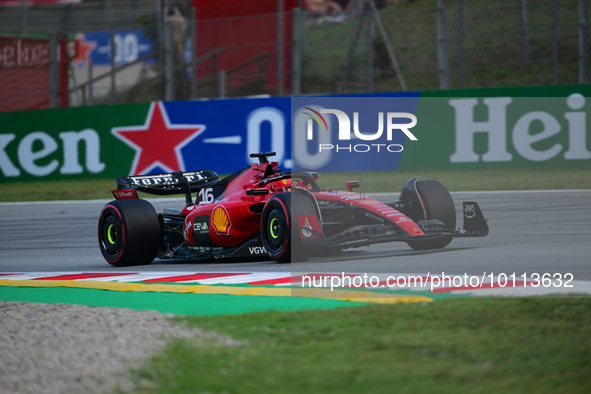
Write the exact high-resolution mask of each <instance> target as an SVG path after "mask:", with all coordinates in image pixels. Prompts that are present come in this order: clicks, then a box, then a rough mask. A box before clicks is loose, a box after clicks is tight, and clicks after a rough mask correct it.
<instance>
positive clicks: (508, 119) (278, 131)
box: [0, 85, 591, 182]
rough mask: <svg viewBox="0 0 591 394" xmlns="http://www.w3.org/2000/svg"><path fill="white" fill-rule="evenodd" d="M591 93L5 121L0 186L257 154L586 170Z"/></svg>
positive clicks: (361, 167) (184, 166)
mask: <svg viewBox="0 0 591 394" xmlns="http://www.w3.org/2000/svg"><path fill="white" fill-rule="evenodd" d="M452 93H453V97H452ZM590 94H591V88H590V87H589V85H571V86H560V87H529V88H505V89H473V90H457V91H437V92H422V93H421V92H412V93H408V94H404V95H400V94H380V95H372V96H373V97H379V100H378V101H376V99H374V98H372V97H368V96H367V97H366V96H355V97H354V98H355V100H354V101H350V100H348V98H343V97H312V96H308V97H297V98H288V97H282V98H266V99H228V100H209V101H179V102H155V103H145V104H127V105H114V106H96V107H79V108H64V109H54V110H37V111H27V112H12V113H3V114H0V181H3V182H4V181H16V180H33V179H68V178H71V179H75V178H91V177H117V176H124V175H137V174H154V173H164V172H171V171H176V170H186V171H189V170H203V169H213V170H215V171H217V172H218V173H220V174H225V173H231V172H234V171H236V170H237V169H240V168H243V167H246V166H248V165H249V164H250V163H251V162H252V160H251V159H250V158H249V157H248V155H249V153H252V152H258V151H274V152H276V153H277V155H276V157H275V161H278V162H279V166H280V167H281V168H282V169H283V170H289V169H292V168H294V169H295V168H298V169H300V168H306V167H310V168H314V169H315V170H321V171H353V170H355V171H367V170H395V169H419V168H425V167H431V168H495V167H496V168H507V167H534V166H535V167H550V166H562V167H565V166H571V167H578V166H588V165H591V145H590V142H589V140H591V135H590V132H589V121H588V118H589V117H590V115H591V98H588V96H590ZM359 103H361V105H360V106H357V105H358V104H359ZM396 114H398V115H396ZM347 133H348V134H347ZM411 136H412V137H411ZM378 137H379V138H378ZM382 139H383V141H382ZM292 144H293V145H294V146H296V145H297V148H298V149H292ZM353 154H355V157H357V156H359V155H363V159H362V160H356V161H354V162H353V161H352V160H351V155H353ZM353 163H354V164H353ZM352 166H353V167H354V168H352Z"/></svg>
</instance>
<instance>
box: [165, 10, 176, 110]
mask: <svg viewBox="0 0 591 394" xmlns="http://www.w3.org/2000/svg"><path fill="white" fill-rule="evenodd" d="M172 23H173V22H172V21H171V20H167V21H165V22H164V48H165V57H166V59H165V60H166V67H165V81H166V82H165V85H166V86H165V90H166V94H165V98H166V101H172V100H174V37H173V28H174V27H173V25H172Z"/></svg>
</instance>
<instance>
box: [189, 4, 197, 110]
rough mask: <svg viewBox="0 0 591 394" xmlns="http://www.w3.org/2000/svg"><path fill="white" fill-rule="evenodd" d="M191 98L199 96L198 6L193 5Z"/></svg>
mask: <svg viewBox="0 0 591 394" xmlns="http://www.w3.org/2000/svg"><path fill="white" fill-rule="evenodd" d="M190 26H191V76H190V78H191V98H192V99H194V98H197V8H195V7H191V24H190Z"/></svg>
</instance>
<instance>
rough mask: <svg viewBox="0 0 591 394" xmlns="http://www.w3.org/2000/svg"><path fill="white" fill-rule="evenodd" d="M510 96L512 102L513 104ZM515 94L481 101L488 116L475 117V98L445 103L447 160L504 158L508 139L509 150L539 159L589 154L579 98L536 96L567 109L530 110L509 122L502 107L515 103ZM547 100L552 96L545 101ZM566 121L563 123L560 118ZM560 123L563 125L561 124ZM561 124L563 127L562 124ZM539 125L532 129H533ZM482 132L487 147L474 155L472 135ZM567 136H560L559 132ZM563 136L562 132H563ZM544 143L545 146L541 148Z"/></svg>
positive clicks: (582, 100)
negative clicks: (451, 143) (450, 111)
mask: <svg viewBox="0 0 591 394" xmlns="http://www.w3.org/2000/svg"><path fill="white" fill-rule="evenodd" d="M514 100H515V103H514ZM519 100H520V99H517V98H516V99H512V98H511V97H494V98H485V99H484V100H482V104H484V105H485V106H486V109H487V113H488V120H485V121H476V120H475V114H474V113H475V107H476V106H477V105H479V104H480V100H479V99H476V98H468V99H452V100H449V105H450V106H452V107H453V108H454V110H455V111H454V112H455V152H454V153H453V154H452V155H451V156H450V157H449V161H450V162H451V163H476V162H479V161H480V160H481V159H482V161H483V162H510V161H513V160H514V157H513V156H514V155H513V154H512V153H510V152H509V151H508V149H507V148H508V141H507V140H511V142H512V143H513V148H514V149H515V151H516V152H517V153H518V154H519V155H520V156H521V157H523V158H525V159H527V160H530V161H534V162H542V161H547V160H550V159H553V158H555V157H560V156H562V158H564V160H585V159H591V152H590V151H589V150H588V149H587V114H586V112H585V111H584V109H583V107H584V106H585V97H583V96H581V95H572V96H570V97H568V98H566V99H562V98H542V99H534V100H538V101H536V102H535V103H536V104H537V103H538V102H539V104H540V105H541V106H545V107H548V106H549V105H548V103H551V105H550V106H551V107H552V108H560V107H561V106H563V105H564V101H562V100H566V106H567V107H568V109H570V110H572V111H568V110H567V111H565V112H562V113H560V112H558V111H556V112H554V111H553V112H554V113H553V114H550V113H549V112H546V111H539V110H538V111H531V112H527V113H523V114H522V115H520V116H519V117H518V118H517V120H516V121H514V120H513V121H514V122H515V123H513V124H511V123H512V121H511V122H509V121H508V119H507V114H508V109H509V110H512V109H513V107H512V106H516V107H517V108H519ZM548 100H552V101H551V102H550V101H548ZM561 118H562V119H564V120H566V124H564V120H562V119H561ZM561 122H563V124H562V125H561ZM563 126H566V127H563ZM536 129H537V130H541V131H537V132H534V131H535V130H536ZM476 133H481V134H486V138H487V150H486V152H485V153H484V154H482V155H479V154H478V153H476V152H475V150H476V147H475V138H474V137H475V134H476ZM565 133H566V134H567V135H568V139H567V138H562V135H564V134H565ZM555 136H556V138H559V140H562V142H563V143H562V144H560V143H558V142H556V143H554V144H552V145H550V144H551V143H552V142H553V140H552V139H551V138H552V137H555ZM565 137H566V136H565ZM544 141H545V142H546V146H545V149H544V148H542V147H543V146H544V144H542V143H543V142H544Z"/></svg>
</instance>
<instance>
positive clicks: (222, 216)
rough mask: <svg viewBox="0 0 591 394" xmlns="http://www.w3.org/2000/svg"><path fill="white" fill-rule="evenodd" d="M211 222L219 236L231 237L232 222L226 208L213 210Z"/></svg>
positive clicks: (220, 206) (219, 207) (221, 207)
mask: <svg viewBox="0 0 591 394" xmlns="http://www.w3.org/2000/svg"><path fill="white" fill-rule="evenodd" d="M211 222H212V225H213V228H214V229H215V232H216V234H217V235H221V234H223V235H230V227H232V222H230V216H229V215H228V211H226V208H225V207H224V206H223V205H219V206H217V207H216V208H215V209H214V210H213V214H212V215H211Z"/></svg>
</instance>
